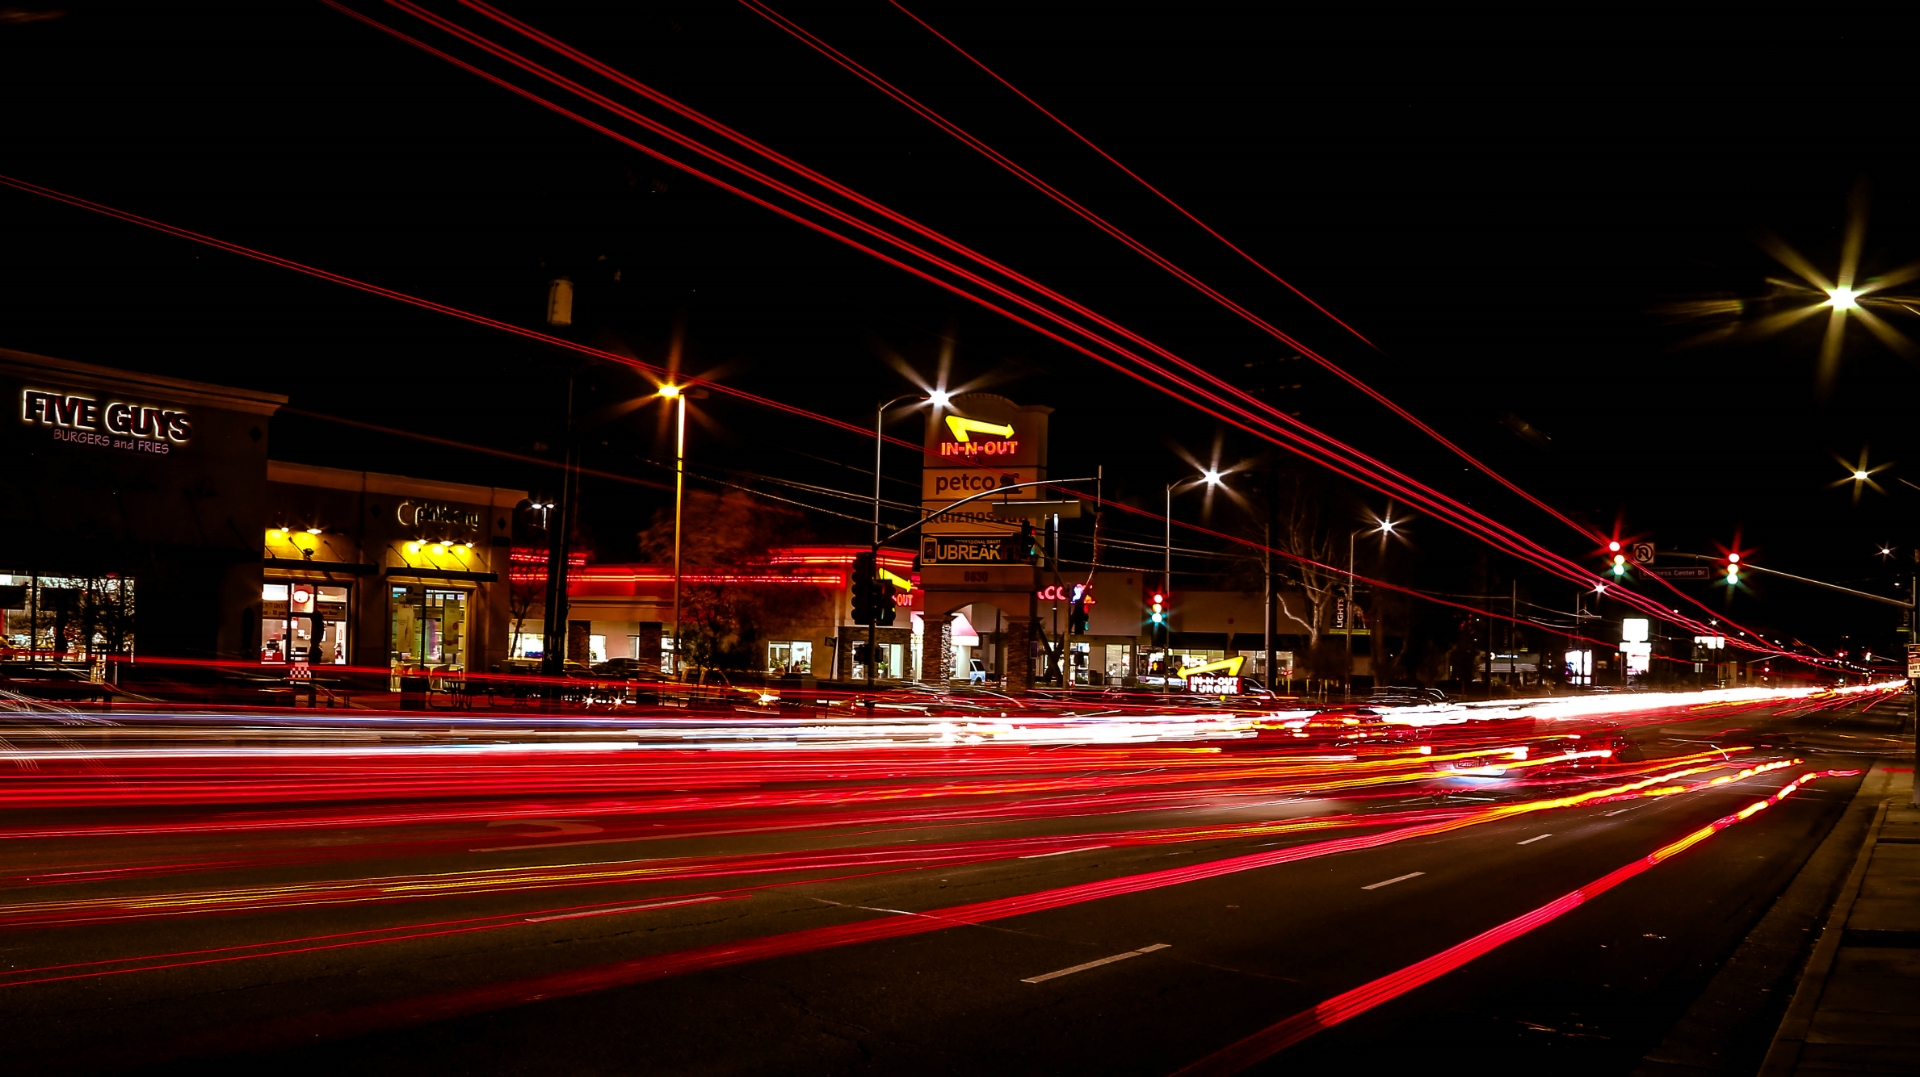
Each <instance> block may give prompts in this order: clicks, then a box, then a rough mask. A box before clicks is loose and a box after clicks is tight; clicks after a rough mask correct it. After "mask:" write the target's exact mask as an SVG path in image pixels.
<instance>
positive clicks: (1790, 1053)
mask: <svg viewBox="0 0 1920 1077" xmlns="http://www.w3.org/2000/svg"><path fill="white" fill-rule="evenodd" d="M1892 804H1893V798H1892V797H1887V798H1885V799H1883V800H1881V801H1880V807H1879V808H1877V809H1876V810H1875V811H1874V813H1873V823H1872V825H1870V826H1868V827H1867V837H1866V840H1865V841H1864V842H1862V843H1861V845H1860V851H1859V853H1857V854H1856V855H1855V857H1854V861H1853V870H1852V871H1850V872H1848V873H1847V881H1846V882H1845V883H1844V884H1843V885H1842V886H1841V887H1840V896H1839V897H1837V898H1835V899H1834V902H1833V908H1832V909H1831V910H1829V911H1828V912H1827V920H1826V924H1825V925H1824V926H1823V927H1822V928H1821V929H1820V941H1819V942H1818V943H1816V944H1815V945H1814V948H1813V956H1812V957H1810V958H1808V959H1807V968H1806V971H1805V972H1803V973H1801V975H1800V986H1799V987H1797V988H1795V989H1794V992H1793V1001H1792V1002H1791V1003H1789V1004H1788V1005H1787V1013H1786V1016H1785V1017H1782V1018H1781V1019H1780V1028H1779V1029H1778V1030H1777V1031H1776V1032H1774V1034H1773V1045H1772V1046H1771V1047H1769V1048H1768V1049H1767V1059H1766V1061H1765V1062H1763V1063H1761V1065H1760V1073H1759V1077H1791V1074H1792V1073H1793V1072H1794V1069H1795V1068H1796V1067H1797V1066H1798V1065H1799V1062H1800V1051H1801V1049H1802V1048H1803V1047H1804V1046H1805V1045H1806V1040H1807V1031H1808V1029H1809V1028H1811V1026H1812V1024H1813V1015H1814V1012H1815V1011H1816V1010H1818V1009H1819V1007H1820V996H1821V995H1823V994H1825V993H1826V989H1827V977H1828V976H1829V975H1831V974H1832V972H1833V963H1834V959H1835V958H1837V957H1838V956H1839V954H1840V944H1841V942H1842V940H1843V939H1844V938H1845V936H1846V933H1847V932H1846V927H1847V917H1848V916H1850V915H1851V914H1852V912H1853V903H1854V901H1855V900H1856V899H1858V898H1859V896H1860V885H1861V883H1863V882H1864V881H1865V880H1866V877H1867V865H1868V863H1869V862H1871V861H1872V860H1873V849H1874V846H1875V845H1877V844H1878V843H1879V841H1880V826H1881V824H1882V823H1884V822H1885V821H1886V818H1887V809H1888V808H1889V807H1890V806H1892Z"/></svg>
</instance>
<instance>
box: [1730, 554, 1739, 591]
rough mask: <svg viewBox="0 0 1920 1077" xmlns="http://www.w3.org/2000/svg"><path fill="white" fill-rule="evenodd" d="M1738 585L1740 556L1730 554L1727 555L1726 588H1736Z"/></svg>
mask: <svg viewBox="0 0 1920 1077" xmlns="http://www.w3.org/2000/svg"><path fill="white" fill-rule="evenodd" d="M1739 585H1740V555H1739V554H1737V553H1730V554H1728V555H1727V586H1728V587H1738V586H1739Z"/></svg>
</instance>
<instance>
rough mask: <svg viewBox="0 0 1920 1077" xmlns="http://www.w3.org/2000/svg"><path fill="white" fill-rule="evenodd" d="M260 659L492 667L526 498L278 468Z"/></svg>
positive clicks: (502, 641) (432, 669)
mask: <svg viewBox="0 0 1920 1077" xmlns="http://www.w3.org/2000/svg"><path fill="white" fill-rule="evenodd" d="M266 470H267V484H266V510H265V513H266V519H265V526H264V527H263V528H262V532H261V533H262V542H261V546H260V556H261V560H262V566H263V579H262V583H261V590H260V633H259V639H260V653H259V655H258V658H259V661H261V662H262V663H264V664H267V665H285V664H290V663H306V664H309V665H313V666H320V665H329V666H350V667H357V668H358V669H360V670H377V669H385V670H388V671H389V672H390V674H391V675H392V676H393V677H396V678H397V677H399V676H400V675H401V674H404V673H428V674H458V673H463V672H469V671H471V672H489V671H493V670H496V669H498V668H499V666H500V664H501V663H502V662H503V661H504V660H505V659H506V658H507V657H509V654H510V650H509V639H508V637H509V633H510V631H511V626H512V620H513V618H512V613H513V609H512V604H511V601H510V588H509V585H508V582H507V572H506V566H507V563H508V558H509V555H510V552H511V547H512V540H511V528H512V517H513V513H514V509H515V507H516V506H517V505H519V504H520V503H521V502H523V501H525V500H526V499H527V495H526V493H525V492H524V491H521V490H508V489H502V488H499V487H490V486H471V485H466V484H463V483H452V482H441V481H435V480H431V479H417V478H409V477H406V476H401V475H386V474H380V473H378V472H367V471H343V470H340V469H338V468H330V467H317V466H314V465H311V464H290V463H285V462H282V461H278V460H275V461H269V462H268V464H267V469H266Z"/></svg>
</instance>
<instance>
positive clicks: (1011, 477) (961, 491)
mask: <svg viewBox="0 0 1920 1077" xmlns="http://www.w3.org/2000/svg"><path fill="white" fill-rule="evenodd" d="M1052 411H1053V409H1052V408H1049V407H1044V406H1041V405H1037V404H1036V405H1027V406H1024V407H1023V406H1021V405H1019V404H1015V403H1014V402H1013V401H1011V400H1008V399H1007V398H1006V397H1004V396H999V395H996V394H993V393H961V394H960V395H959V396H956V397H954V398H953V399H952V400H951V401H950V402H949V403H948V404H947V406H946V407H943V408H928V409H927V437H926V450H925V451H926V456H925V463H924V465H923V467H922V469H921V472H920V505H921V507H922V508H923V509H924V510H925V511H926V512H927V514H929V515H931V514H932V513H934V512H937V511H939V510H941V509H944V508H946V507H947V506H949V505H951V504H953V503H954V502H956V501H961V500H964V499H965V498H968V497H972V496H974V495H976V494H982V493H990V492H991V491H993V490H996V489H999V488H1000V487H1003V486H1013V485H1015V484H1018V483H1024V482H1039V481H1041V480H1043V479H1045V478H1046V477H1047V416H1048V415H1049V414H1050V413H1051V412H1052ZM1039 496H1040V487H1037V486H1030V487H1027V488H1026V489H1024V490H1014V491H1011V492H1010V493H1008V495H1007V497H1008V498H1009V499H1010V500H1029V501H1030V500H1033V499H1035V498H1037V497H1039ZM992 500H993V499H992V498H990V497H983V498H981V499H980V500H978V501H975V502H972V503H971V504H968V505H966V506H965V507H963V508H961V509H958V510H956V511H954V512H952V513H949V514H947V515H945V516H942V517H940V518H939V519H937V520H930V521H928V522H927V523H926V524H925V525H923V526H922V527H921V529H920V533H921V534H922V535H939V536H943V537H944V536H949V535H951V536H955V537H956V538H958V539H961V540H962V544H964V540H965V539H974V540H987V539H989V538H990V537H991V538H996V539H997V538H998V537H1000V536H1003V535H1011V534H1014V533H1015V532H1017V531H1018V530H1019V529H1020V524H1019V521H1017V520H996V519H994V517H993V510H992V508H990V507H989V503H990V502H991V501H992Z"/></svg>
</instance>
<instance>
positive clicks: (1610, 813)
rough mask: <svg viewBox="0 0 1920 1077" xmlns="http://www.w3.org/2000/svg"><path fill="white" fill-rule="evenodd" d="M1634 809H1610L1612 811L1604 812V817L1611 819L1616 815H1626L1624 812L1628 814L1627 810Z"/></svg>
mask: <svg viewBox="0 0 1920 1077" xmlns="http://www.w3.org/2000/svg"><path fill="white" fill-rule="evenodd" d="M1632 810H1633V809H1632V808H1621V809H1620V810H1619V811H1610V812H1606V813H1605V814H1604V818H1607V819H1611V818H1613V817H1614V816H1616V815H1624V814H1626V813H1627V812H1630V811H1632Z"/></svg>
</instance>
